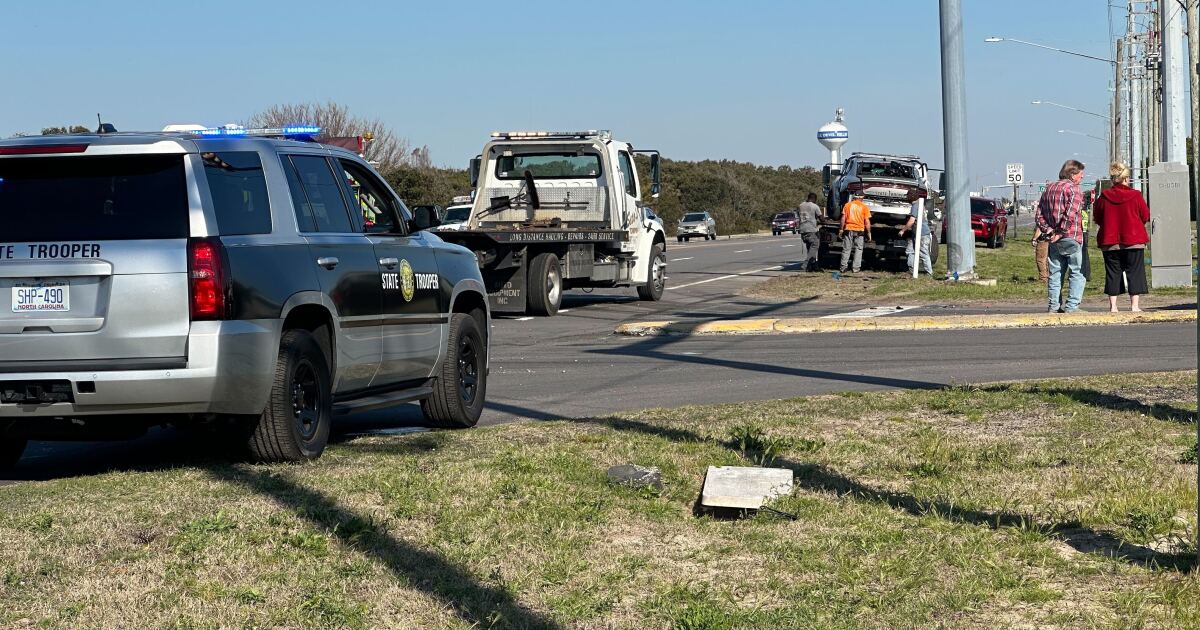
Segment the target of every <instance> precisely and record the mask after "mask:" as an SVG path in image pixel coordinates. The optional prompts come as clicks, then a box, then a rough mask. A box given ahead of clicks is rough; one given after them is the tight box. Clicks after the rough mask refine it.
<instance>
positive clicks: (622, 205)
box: [439, 131, 666, 315]
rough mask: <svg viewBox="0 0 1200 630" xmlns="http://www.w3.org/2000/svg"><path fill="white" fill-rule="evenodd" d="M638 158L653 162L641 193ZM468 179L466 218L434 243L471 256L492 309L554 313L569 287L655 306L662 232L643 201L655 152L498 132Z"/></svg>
mask: <svg viewBox="0 0 1200 630" xmlns="http://www.w3.org/2000/svg"><path fill="white" fill-rule="evenodd" d="M637 153H647V154H649V156H650V182H651V183H650V184H649V186H648V187H643V184H642V182H641V181H640V180H639V177H638V172H637V164H636V161H635V159H634V156H635V155H636V154H637ZM471 173H472V182H471V184H472V186H473V187H474V188H475V199H474V202H473V204H472V206H471V215H470V218H469V219H468V220H467V222H466V224H465V225H464V226H463V228H462V229H460V230H457V231H452V232H441V233H439V235H440V236H441V237H442V238H443V239H445V240H448V241H452V242H455V243H459V244H461V245H464V246H466V247H468V248H470V249H471V250H473V251H474V252H475V253H476V257H477V259H478V261H479V265H480V269H481V271H482V272H483V276H484V279H485V282H486V283H487V288H488V292H489V295H490V299H491V303H492V306H493V308H494V309H495V310H497V311H507V312H530V313H533V314H539V315H553V314H554V313H556V312H557V311H558V307H559V304H560V303H561V300H562V292H563V291H565V290H570V289H575V288H596V287H623V286H633V287H637V290H638V294H639V296H640V297H641V298H642V299H645V300H658V299H660V298H661V296H662V292H663V289H664V283H665V274H664V271H665V268H666V255H665V252H666V232H665V231H664V229H663V226H662V223H661V222H660V221H659V220H658V219H657V218H656V217H654V215H653V214H651V213H648V212H646V207H645V202H644V200H646V199H648V198H653V197H657V196H658V190H659V186H660V184H659V157H658V152H657V151H645V150H643V151H639V150H636V149H634V148H633V146H632V145H631V144H629V143H628V142H622V141H619V140H614V139H613V138H612V134H611V133H610V132H608V131H577V132H550V131H528V132H495V133H493V134H492V136H491V139H490V140H489V141H488V142H487V143H486V144H485V145H484V147H483V151H482V152H481V153H480V155H479V156H478V157H477V158H475V160H473V161H472V164H471Z"/></svg>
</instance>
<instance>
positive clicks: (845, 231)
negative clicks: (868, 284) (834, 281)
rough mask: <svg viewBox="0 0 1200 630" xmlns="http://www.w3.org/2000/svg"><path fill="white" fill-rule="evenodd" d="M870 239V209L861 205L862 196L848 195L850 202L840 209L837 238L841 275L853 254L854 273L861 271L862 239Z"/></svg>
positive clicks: (863, 204) (868, 240) (865, 205)
mask: <svg viewBox="0 0 1200 630" xmlns="http://www.w3.org/2000/svg"><path fill="white" fill-rule="evenodd" d="M864 237H865V238H866V241H867V242H870V241H871V240H872V239H871V208H870V207H868V206H867V204H865V203H863V200H862V195H850V202H849V203H847V204H846V205H845V206H843V207H842V225H841V228H840V229H839V230H838V238H840V239H842V264H841V265H840V266H839V271H840V272H841V273H846V268H847V267H848V266H849V264H850V255H851V252H852V251H853V254H854V268H853V270H854V273H858V272H859V271H860V270H861V269H862V253H863V238H864Z"/></svg>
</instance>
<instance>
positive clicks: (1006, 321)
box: [614, 310, 1196, 337]
mask: <svg viewBox="0 0 1200 630" xmlns="http://www.w3.org/2000/svg"><path fill="white" fill-rule="evenodd" d="M1194 321H1196V311H1194V310H1177V311H1176V310H1172V311H1144V312H1141V313H1130V312H1128V311H1126V312H1123V313H1071V314H1064V313H1030V314H1021V315H1011V314H999V315H997V314H992V315H947V316H941V317H929V316H910V317H890V316H885V317H859V318H853V319H820V318H784V319H728V320H717V321H710V322H676V321H656V322H630V323H627V324H621V325H620V326H617V328H616V330H615V331H614V332H615V333H616V334H618V335H626V336H630V337H644V336H652V335H768V334H809V333H836V332H864V331H873V330H876V331H896V330H899V331H903V330H975V329H983V330H988V329H997V330H998V329H1002V328H1043V327H1062V326H1110V325H1128V324H1158V323H1165V322H1194Z"/></svg>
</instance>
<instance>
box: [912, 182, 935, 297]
mask: <svg viewBox="0 0 1200 630" xmlns="http://www.w3.org/2000/svg"><path fill="white" fill-rule="evenodd" d="M924 223H925V199H923V198H921V197H917V224H916V225H915V226H913V249H914V250H916V252H917V254H916V255H915V256H913V278H914V279H915V278H916V277H917V276H918V275H920V273H921V225H923V224H924ZM931 248H932V246H931ZM932 254H933V252H930V255H932Z"/></svg>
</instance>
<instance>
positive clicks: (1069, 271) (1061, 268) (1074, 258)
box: [1046, 238, 1084, 313]
mask: <svg viewBox="0 0 1200 630" xmlns="http://www.w3.org/2000/svg"><path fill="white" fill-rule="evenodd" d="M1047 262H1048V263H1049V265H1050V279H1049V281H1048V282H1047V283H1046V287H1047V290H1048V293H1049V300H1048V304H1047V306H1048V309H1047V310H1050V311H1057V310H1058V306H1059V301H1060V300H1061V299H1062V285H1063V282H1064V281H1065V282H1067V283H1068V284H1067V303H1066V304H1064V305H1063V310H1064V311H1066V312H1068V313H1070V312H1073V311H1076V310H1078V309H1079V303H1080V302H1082V301H1083V285H1084V279H1083V247H1081V246H1080V245H1079V241H1076V240H1072V239H1069V238H1064V239H1059V240H1058V241H1055V242H1053V243H1051V244H1050V252H1049V256H1047Z"/></svg>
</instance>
